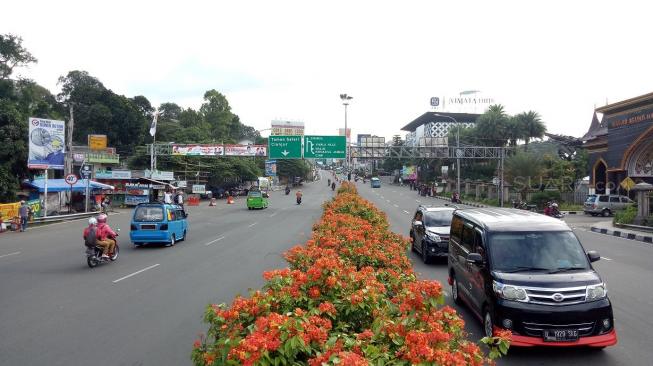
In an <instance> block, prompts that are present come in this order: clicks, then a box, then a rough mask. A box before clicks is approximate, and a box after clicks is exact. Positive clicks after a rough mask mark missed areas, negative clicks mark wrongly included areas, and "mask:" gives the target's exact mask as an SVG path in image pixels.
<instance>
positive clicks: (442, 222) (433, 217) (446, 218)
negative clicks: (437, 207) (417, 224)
mask: <svg viewBox="0 0 653 366" xmlns="http://www.w3.org/2000/svg"><path fill="white" fill-rule="evenodd" d="M452 218H453V210H443V211H427V212H425V215H424V226H426V227H429V226H451V219H452Z"/></svg>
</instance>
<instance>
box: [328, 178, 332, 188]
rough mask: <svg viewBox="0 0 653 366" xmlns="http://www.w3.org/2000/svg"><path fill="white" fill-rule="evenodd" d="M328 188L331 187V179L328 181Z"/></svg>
mask: <svg viewBox="0 0 653 366" xmlns="http://www.w3.org/2000/svg"><path fill="white" fill-rule="evenodd" d="M327 187H331V178H329V179H327Z"/></svg>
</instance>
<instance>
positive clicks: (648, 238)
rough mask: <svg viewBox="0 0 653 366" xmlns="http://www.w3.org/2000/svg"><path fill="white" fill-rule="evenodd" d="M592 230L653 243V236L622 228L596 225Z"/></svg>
mask: <svg viewBox="0 0 653 366" xmlns="http://www.w3.org/2000/svg"><path fill="white" fill-rule="evenodd" d="M590 230H591V231H592V232H595V233H598V234H604V235H610V236H616V237H620V238H624V239H629V240H637V241H642V242H644V243H648V244H653V236H648V235H638V234H632V233H627V232H624V231H621V230H610V229H605V228H599V227H596V226H592V227H591V228H590Z"/></svg>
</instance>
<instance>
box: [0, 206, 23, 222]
mask: <svg viewBox="0 0 653 366" xmlns="http://www.w3.org/2000/svg"><path fill="white" fill-rule="evenodd" d="M18 208H20V202H16V203H4V204H1V205H0V215H2V221H4V222H8V221H11V219H12V218H14V217H16V216H18Z"/></svg>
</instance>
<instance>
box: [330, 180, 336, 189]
mask: <svg viewBox="0 0 653 366" xmlns="http://www.w3.org/2000/svg"><path fill="white" fill-rule="evenodd" d="M331 190H332V191H335V190H336V182H333V183H331Z"/></svg>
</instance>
